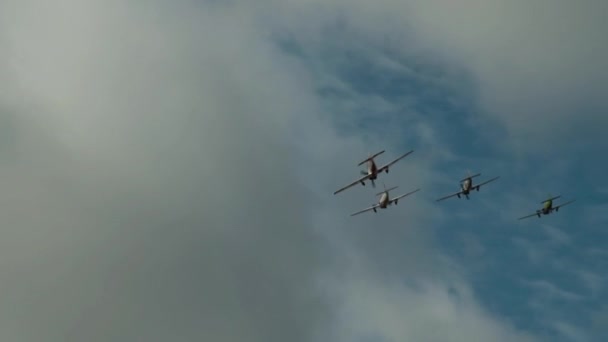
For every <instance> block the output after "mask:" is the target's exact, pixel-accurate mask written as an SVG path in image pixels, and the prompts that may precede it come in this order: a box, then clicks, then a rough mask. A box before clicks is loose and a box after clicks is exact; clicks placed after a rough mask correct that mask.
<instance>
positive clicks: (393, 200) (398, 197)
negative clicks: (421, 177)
mask: <svg viewBox="0 0 608 342" xmlns="http://www.w3.org/2000/svg"><path fill="white" fill-rule="evenodd" d="M418 191H420V189H416V190H414V191H412V192H408V193H407V194H403V195H401V196H397V197H395V198H393V199H391V203H394V202H396V201H397V200H398V199H400V198H403V197H405V196H409V195H411V194H413V193H415V192H418Z"/></svg>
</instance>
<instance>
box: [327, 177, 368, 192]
mask: <svg viewBox="0 0 608 342" xmlns="http://www.w3.org/2000/svg"><path fill="white" fill-rule="evenodd" d="M369 176H370V175H365V176H363V177H361V178H359V179H357V180H356V181H354V182H352V183H350V184H348V185H347V186H345V187H343V188H342V189H339V190H337V191H336V192H334V195H335V194H337V193H339V192H342V191H344V190H346V189H348V188H350V187H352V186H354V185H357V183H361V182H362V181H364V180H366V179H368V178H369Z"/></svg>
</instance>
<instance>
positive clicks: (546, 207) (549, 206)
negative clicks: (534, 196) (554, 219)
mask: <svg viewBox="0 0 608 342" xmlns="http://www.w3.org/2000/svg"><path fill="white" fill-rule="evenodd" d="M560 197H561V195H559V196H555V197H552V198H549V199H547V200H544V201H542V202H541V203H542V205H543V207H542V208H541V209H538V210H536V212H535V213H534V214H530V215H527V216H523V217H520V218H518V220H523V219H525V218H528V217H532V216H538V217H539V218H540V215H549V214H551V213H552V212H553V211H556V212H557V211H559V208H561V207H563V206H565V205H568V204H570V203H572V202H574V201H575V200H572V201H568V202H566V203H563V204H560V205H557V206H555V207H554V206H553V200H556V199H558V198H560Z"/></svg>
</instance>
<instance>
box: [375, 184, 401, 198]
mask: <svg viewBox="0 0 608 342" xmlns="http://www.w3.org/2000/svg"><path fill="white" fill-rule="evenodd" d="M397 188H398V186H394V187H392V188H389V189H386V190H384V191H382V192H379V193H377V194H376V196H380V195H382V194H383V193H385V192H389V191H391V190H395V189H397Z"/></svg>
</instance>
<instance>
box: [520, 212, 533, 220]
mask: <svg viewBox="0 0 608 342" xmlns="http://www.w3.org/2000/svg"><path fill="white" fill-rule="evenodd" d="M532 216H538V213H534V214H530V215H527V216H523V217H520V218H518V220H523V219H526V218H528V217H532Z"/></svg>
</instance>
